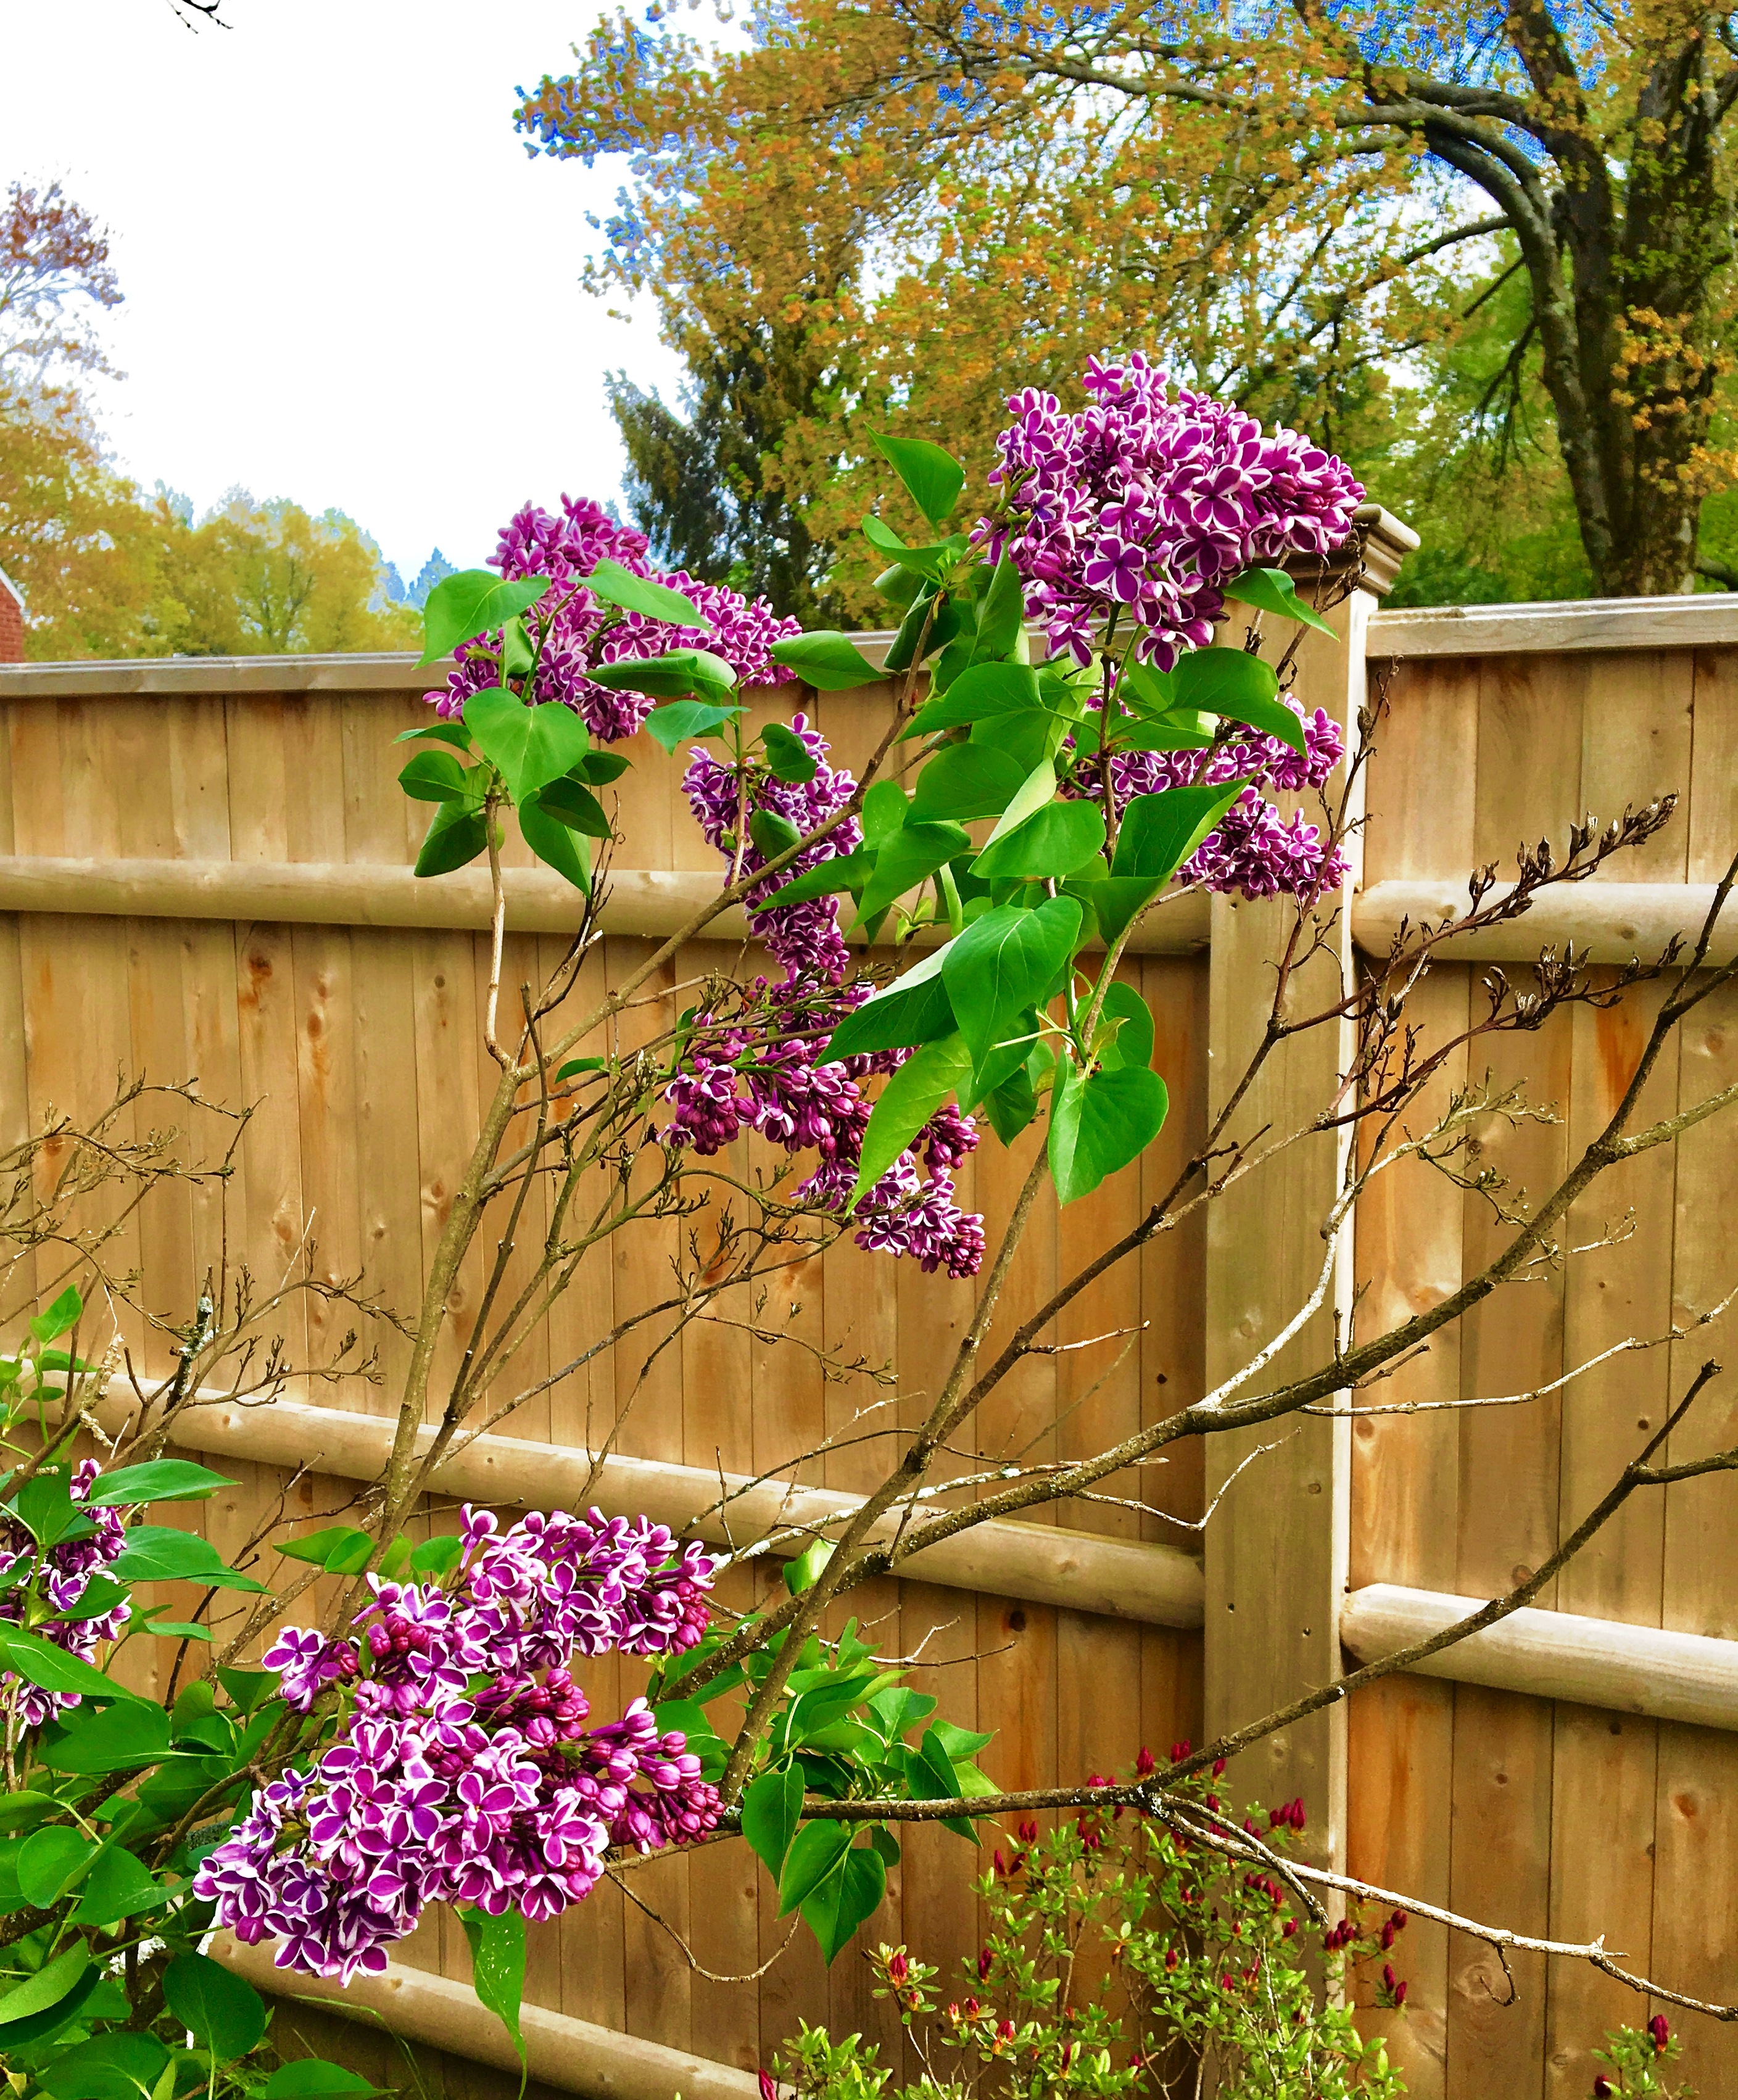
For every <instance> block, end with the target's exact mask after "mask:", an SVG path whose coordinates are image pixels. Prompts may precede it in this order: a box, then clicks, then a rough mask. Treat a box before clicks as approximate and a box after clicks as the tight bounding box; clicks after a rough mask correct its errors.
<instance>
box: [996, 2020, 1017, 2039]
mask: <svg viewBox="0 0 1738 2100" xmlns="http://www.w3.org/2000/svg"><path fill="white" fill-rule="evenodd" d="M995 2038H996V2040H998V2041H999V2042H1009V2041H1012V2040H1013V2038H1014V2023H1013V2022H1012V2020H1004V2021H1003V2023H1002V2024H1001V2025H1000V2027H998V2028H997V2029H996V2031H995Z"/></svg>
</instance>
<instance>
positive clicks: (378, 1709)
mask: <svg viewBox="0 0 1738 2100" xmlns="http://www.w3.org/2000/svg"><path fill="white" fill-rule="evenodd" d="M460 1537H461V1546H462V1549H463V1551H462V1558H461V1564H460V1573H459V1575H458V1577H457V1583H456V1585H455V1587H454V1589H453V1590H452V1592H451V1593H450V1594H449V1593H448V1592H447V1591H446V1590H442V1589H440V1588H439V1587H438V1586H432V1585H429V1586H425V1585H421V1584H418V1583H414V1582H404V1583H400V1582H387V1581H386V1580H384V1579H382V1577H378V1576H373V1577H370V1578H369V1582H370V1586H371V1588H372V1590H373V1597H372V1599H371V1600H370V1602H369V1603H368V1605H367V1607H366V1608H364V1610H363V1611H362V1612H360V1614H359V1615H358V1617H357V1619H356V1621H355V1623H356V1625H357V1626H358V1627H359V1628H360V1637H359V1639H356V1640H355V1641H340V1642H330V1641H328V1640H327V1639H325V1637H324V1636H323V1635H320V1634H318V1633H315V1632H311V1631H310V1630H307V1629H305V1628H293V1629H291V1630H289V1631H287V1632H286V1633H285V1634H283V1635H280V1637H279V1639H278V1640H277V1642H276V1643H275V1644H274V1646H273V1647H272V1648H271V1651H270V1652H269V1653H268V1655H267V1663H268V1664H269V1665H271V1667H273V1668H275V1669H278V1670H281V1671H282V1672H283V1682H282V1688H281V1696H283V1698H284V1699H285V1701H286V1703H287V1704H289V1705H290V1706H292V1707H293V1708H294V1709H295V1710H297V1711H298V1712H303V1713H305V1712H307V1711H308V1710H310V1709H311V1707H312V1706H313V1705H314V1703H315V1701H316V1700H317V1699H318V1698H319V1697H320V1695H321V1693H322V1692H324V1690H325V1689H326V1687H328V1686H329V1684H331V1683H334V1682H342V1683H343V1684H344V1685H345V1687H346V1688H345V1690H344V1692H342V1695H341V1705H340V1708H339V1712H340V1715H341V1723H342V1724H341V1727H340V1730H339V1733H338V1736H337V1740H336V1741H335V1742H333V1744H332V1745H330V1747H329V1748H328V1749H325V1750H324V1752H323V1753H322V1754H320V1756H319V1757H318V1758H316V1759H315V1762H314V1764H313V1766H312V1767H311V1769H310V1770H309V1771H286V1772H285V1774H284V1775H283V1776H282V1777H281V1778H280V1779H279V1780H275V1781H274V1782H273V1783H272V1784H271V1785H269V1786H267V1787H266V1788H265V1789H263V1790H262V1792H261V1793H259V1794H258V1795H257V1796H256V1797H255V1798H254V1803H253V1805H252V1807H251V1808H250V1810H249V1813H248V1815H247V1816H246V1817H245V1819H244V1820H242V1821H241V1822H240V1824H237V1825H236V1829H235V1830H234V1832H233V1833H232V1835H231V1836H230V1837H229V1838H228V1839H227V1841H226V1842H224V1843H223V1845H221V1846H218V1848H217V1850H216V1851H214V1852H212V1853H211V1854H210V1855H209V1857H208V1858H207V1859H206V1860H205V1863H204V1864H203V1865H202V1866H201V1868H200V1870H199V1873H198V1876H197V1877H196V1882H195V1885H194V1886H195V1890H196V1894H197V1895H199V1896H200V1897H201V1899H203V1900H205V1901H208V1902H210V1903H213V1904H215V1905H216V1909H217V1917H216V1921H217V1922H218V1924H220V1925H224V1926H228V1927H229V1928H230V1930H232V1931H233V1932H234V1933H235V1934H236V1937H237V1938H238V1939H242V1940H245V1941H246V1942H248V1943H249V1944H254V1943H258V1942H259V1941H260V1940H262V1939H277V1940H280V1942H281V1945H280V1948H279V1949H278V1952H277V1957H276V1960H277V1964H278V1966H279V1967H280V1968H285V1969H299V1970H304V1971H307V1972H309V1973H311V1974H315V1975H323V1976H341V1977H342V1978H344V1979H346V1981H347V1980H348V1979H350V1978H351V1977H352V1976H354V1975H355V1973H356V1972H357V1970H380V1969H382V1968H384V1967H385V1965H386V1948H387V1947H389V1946H390V1944H391V1943H392V1942H393V1941H395V1940H396V1939H402V1938H403V1937H404V1935H405V1934H406V1933H408V1931H410V1930H411V1929H412V1927H413V1926H414V1925H415V1924H416V1922H417V1918H418V1917H420V1915H421V1912H422V1910H423V1908H424V1907H425V1906H426V1904H430V1903H436V1902H448V1903H474V1904H479V1905H480V1906H481V1908H483V1909H484V1910H486V1911H488V1912H491V1913H496V1914H498V1913H501V1912H503V1911H505V1910H507V1909H508V1908H516V1909H518V1910H519V1911H520V1912H522V1913H523V1915H524V1916H526V1917H530V1918H533V1919H537V1918H547V1917H556V1916H558V1915H559V1913H561V1912H562V1911H563V1910H565V1909H566V1908H567V1906H568V1905H569V1904H572V1903H575V1902H577V1901H578V1900H580V1899H581V1898H582V1897H584V1895H587V1894H589V1891H590V1890H591V1889H592V1888H593V1886H594V1885H595V1884H596V1882H597V1881H598V1877H599V1875H600V1874H601V1873H602V1871H603V1861H604V1855H605V1853H606V1851H607V1850H608V1848H609V1847H610V1846H612V1845H632V1846H636V1847H637V1848H638V1849H639V1850H640V1851H651V1850H653V1849H655V1848H656V1847H658V1846H663V1845H666V1844H681V1843H684V1842H688V1841H689V1840H691V1839H693V1838H699V1837H702V1836H704V1834H705V1833H707V1832H708V1830H710V1829H713V1828H714V1827H715V1826H716V1824H717V1820H718V1813H719V1809H718V1796H717V1790H716V1789H714V1788H713V1787H712V1786H711V1785H708V1783H707V1782H706V1781H705V1780H704V1779H702V1777H701V1776H700V1764H699V1758H697V1757H696V1756H695V1754H693V1752H692V1751H690V1749H688V1747H687V1744H686V1739H685V1738H684V1737H683V1736H682V1735H681V1734H680V1733H678V1732H673V1731H672V1732H664V1733H662V1734H660V1733H659V1729H658V1725H657V1722H656V1720H655V1718H654V1716H653V1714H652V1713H651V1709H650V1708H649V1707H648V1706H647V1705H646V1701H644V1700H643V1699H637V1700H635V1701H634V1702H633V1705H631V1706H629V1709H628V1710H627V1712H626V1713H625V1714H624V1715H623V1716H622V1717H621V1718H620V1720H618V1721H613V1722H610V1723H605V1724H603V1725H602V1726H600V1727H590V1726H589V1725H588V1718H589V1709H588V1707H587V1705H586V1701H585V1698H584V1694H583V1693H582V1692H580V1688H579V1687H578V1686H577V1685H576V1683H574V1681H573V1674H572V1670H571V1666H570V1665H571V1658H572V1657H574V1656H575V1655H576V1654H579V1655H597V1654H601V1653H602V1652H604V1651H605V1650H607V1649H609V1648H616V1649H619V1650H620V1651H621V1652H623V1653H624V1654H629V1655H638V1656H661V1655H673V1654H678V1653H680V1652H682V1651H683V1650H685V1649H686V1648H691V1647H692V1646H693V1645H694V1644H695V1642H696V1641H698V1640H699V1638H700V1636H701V1635H702V1634H703V1633H704V1630H705V1626H706V1605H705V1593H706V1591H707V1590H708V1589H709V1588H710V1586H711V1584H712V1575H713V1572H714V1567H715V1564H714V1562H713V1561H712V1560H711V1559H710V1557H709V1556H708V1555H707V1554H706V1553H705V1552H704V1551H703V1550H702V1549H701V1548H700V1547H699V1546H695V1545H692V1544H690V1545H686V1546H679V1545H678V1544H677V1542H676V1540H675V1539H674V1538H673V1537H672V1535H671V1533H669V1532H668V1530H667V1529H665V1528H664V1526H663V1525H661V1524H652V1523H650V1522H649V1521H647V1520H646V1519H644V1518H639V1519H630V1518H626V1517H615V1518H607V1517H605V1516H604V1515H602V1513H601V1512H600V1511H597V1510H593V1511H590V1512H589V1514H588V1515H585V1516H584V1517H575V1516H570V1515H567V1514H566V1513H565V1512H563V1511H554V1512H550V1513H548V1514H542V1513H534V1514H533V1515H530V1516H528V1517H527V1518H526V1519H525V1520H523V1522H521V1523H519V1524H515V1525H514V1527H513V1529H511V1530H509V1531H506V1532H503V1531H502V1530H501V1528H500V1526H499V1524H497V1522H496V1519H495V1518H494V1517H493V1516H492V1515H490V1514H489V1513H488V1512H487V1511H478V1510H472V1509H469V1508H467V1509H465V1511H462V1512H461V1531H460ZM479 1680H480V1681H479Z"/></svg>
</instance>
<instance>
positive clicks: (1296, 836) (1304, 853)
mask: <svg viewBox="0 0 1738 2100" xmlns="http://www.w3.org/2000/svg"><path fill="white" fill-rule="evenodd" d="M1286 706H1287V707H1289V708H1290V710H1291V712H1293V713H1294V714H1295V715H1296V716H1297V717H1298V718H1299V721H1301V722H1302V723H1303V743H1304V747H1305V748H1304V749H1303V750H1302V751H1299V750H1298V749H1297V748H1296V747H1295V745H1293V744H1290V743H1286V742H1284V741H1283V740H1282V739H1281V738H1279V737H1277V736H1256V735H1253V734H1249V735H1242V736H1240V737H1238V738H1237V739H1235V741H1233V742H1230V743H1216V744H1215V745H1213V746H1212V748H1211V749H1209V750H1206V751H1127V752H1116V753H1114V754H1113V755H1112V757H1111V759H1110V761H1109V773H1110V787H1111V792H1112V793H1113V794H1114V796H1116V801H1117V808H1118V810H1119V811H1120V810H1122V809H1123V807H1124V805H1126V804H1127V802H1128V801H1131V798H1132V797H1133V796H1136V795H1156V794H1159V793H1161V792H1162V791H1163V790H1164V789H1166V788H1167V787H1191V786H1193V785H1194V784H1195V783H1198V782H1200V783H1208V784H1211V783H1215V782H1220V781H1228V780H1240V779H1242V780H1247V781H1249V783H1251V784H1250V785H1249V786H1248V787H1246V788H1245V789H1244V791H1243V792H1242V794H1241V795H1240V796H1238V797H1237V801H1235V802H1233V804H1232V805H1231V807H1230V808H1229V810H1227V811H1226V812H1225V814H1224V816H1223V817H1222V818H1220V822H1219V823H1218V825H1217V827H1215V829H1214V830H1213V831H1212V832H1209V833H1208V835H1207V836H1206V839H1205V840H1203V841H1202V845H1200V847H1199V848H1198V849H1197V851H1196V853H1195V854H1194V855H1193V858H1191V859H1189V860H1188V861H1185V862H1184V864H1183V866H1182V867H1180V868H1179V869H1178V870H1177V874H1176V880H1178V881H1179V882H1180V883H1199V884H1200V885H1202V887H1203V888H1205V889H1216V890H1219V891H1220V892H1221V893H1224V894H1225V895H1227V896H1230V895H1241V896H1243V897H1246V898H1259V897H1272V896H1273V895H1275V894H1276V893H1279V892H1281V891H1282V892H1284V893H1286V895H1287V896H1291V897H1303V898H1317V897H1322V896H1326V894H1327V893H1329V892H1330V891H1331V890H1335V889H1339V886H1340V885H1341V884H1342V883H1343V881H1344V880H1345V879H1346V857H1345V855H1344V854H1343V852H1342V851H1341V849H1340V848H1339V847H1338V846H1337V845H1336V846H1330V845H1327V844H1326V841H1325V840H1323V838H1322V836H1321V830H1320V828H1319V827H1317V825H1315V824H1312V823H1309V822H1308V819H1307V818H1305V817H1304V815H1303V812H1302V811H1301V810H1299V811H1298V812H1296V813H1295V814H1293V815H1292V816H1290V817H1281V815H1280V814H1279V811H1278V810H1277V809H1275V808H1274V806H1273V804H1272V803H1271V802H1270V801H1268V799H1267V797H1266V796H1264V794H1263V793H1262V792H1261V790H1262V789H1263V788H1264V787H1277V788H1280V789H1281V790H1283V791H1284V792H1286V793H1288V794H1298V793H1300V792H1303V790H1304V789H1306V788H1319V787H1322V786H1323V785H1324V784H1325V783H1326V781H1327V779H1328V778H1329V776H1330V774H1332V773H1333V771H1334V768H1335V767H1336V766H1337V765H1339V762H1340V761H1341V760H1342V759H1343V757H1345V755H1346V739H1345V735H1344V733H1343V731H1342V730H1341V728H1340V726H1339V723H1338V722H1337V721H1334V717H1332V716H1331V715H1330V714H1328V713H1327V712H1326V711H1325V710H1324V709H1322V708H1316V709H1314V710H1313V711H1312V712H1308V713H1306V712H1304V709H1303V706H1302V705H1301V704H1300V703H1299V702H1298V701H1296V700H1295V699H1290V698H1288V699H1286ZM1061 792H1063V793H1064V794H1065V795H1070V796H1090V797H1092V799H1094V800H1095V801H1096V800H1101V799H1102V798H1103V793H1104V787H1103V783H1102V782H1101V779H1099V778H1098V777H1097V775H1096V770H1095V769H1094V768H1092V767H1091V766H1087V767H1083V769H1082V770H1081V772H1080V774H1079V777H1078V778H1077V779H1071V780H1070V781H1069V782H1068V783H1066V784H1065V786H1064V787H1063V789H1062V791H1061Z"/></svg>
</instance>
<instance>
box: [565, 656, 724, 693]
mask: <svg viewBox="0 0 1738 2100" xmlns="http://www.w3.org/2000/svg"><path fill="white" fill-rule="evenodd" d="M585 675H586V676H587V677H589V679H590V680H591V682H592V683H593V685H594V686H609V687H610V688H611V690H612V691H615V692H618V693H647V694H650V695H651V697H652V698H653V699H659V700H679V699H684V698H686V696H687V695H689V694H690V693H691V694H692V695H694V697H695V699H699V700H703V701H708V702H710V703H711V704H712V705H714V706H717V707H724V706H729V705H730V704H732V703H731V700H730V695H731V693H732V692H733V691H734V688H735V685H736V673H734V671H733V670H732V669H731V668H730V665H729V664H726V662H725V660H724V659H723V658H722V657H721V656H714V655H713V654H712V651H710V650H709V649H670V650H667V651H665V652H664V655H661V656H624V657H620V658H619V659H618V660H616V661H615V663H613V664H593V665H592V666H591V668H589V670H588V671H587V673H586V674H585Z"/></svg>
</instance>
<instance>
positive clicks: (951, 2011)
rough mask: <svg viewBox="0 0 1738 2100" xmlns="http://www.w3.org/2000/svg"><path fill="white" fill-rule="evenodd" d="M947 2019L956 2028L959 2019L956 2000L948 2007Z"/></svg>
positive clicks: (957, 2001)
mask: <svg viewBox="0 0 1738 2100" xmlns="http://www.w3.org/2000/svg"><path fill="white" fill-rule="evenodd" d="M947 2017H948V2018H949V2019H951V2020H952V2021H953V2022H954V2023H955V2025H956V2026H957V2024H958V2023H959V2000H958V1999H957V1998H955V1999H954V2000H953V2001H951V2003H950V2005H948V2008H947Z"/></svg>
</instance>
